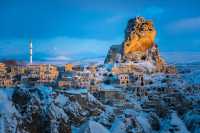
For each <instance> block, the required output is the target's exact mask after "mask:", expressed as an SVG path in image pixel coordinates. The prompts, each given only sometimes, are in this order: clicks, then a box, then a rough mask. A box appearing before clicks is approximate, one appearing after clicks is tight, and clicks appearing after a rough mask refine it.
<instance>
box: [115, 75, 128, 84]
mask: <svg viewBox="0 0 200 133" xmlns="http://www.w3.org/2000/svg"><path fill="white" fill-rule="evenodd" d="M117 77H118V78H117V81H118V84H119V85H121V86H127V85H128V84H129V75H128V74H119V75H118V76H117Z"/></svg>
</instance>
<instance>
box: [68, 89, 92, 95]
mask: <svg viewBox="0 0 200 133" xmlns="http://www.w3.org/2000/svg"><path fill="white" fill-rule="evenodd" d="M65 92H66V93H68V94H73V95H78V94H86V93H88V90H87V89H85V88H81V89H69V90H67V91H65Z"/></svg>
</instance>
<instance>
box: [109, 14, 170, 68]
mask: <svg viewBox="0 0 200 133" xmlns="http://www.w3.org/2000/svg"><path fill="white" fill-rule="evenodd" d="M155 36H156V30H155V28H154V26H153V22H152V21H150V20H146V19H145V18H143V17H136V18H134V19H130V20H129V21H128V25H127V27H126V29H125V38H124V41H123V42H122V44H121V45H113V46H111V48H110V50H109V52H108V55H107V57H106V60H105V63H125V62H141V61H148V62H151V63H152V64H153V65H154V66H156V69H157V71H168V70H166V69H167V68H166V67H165V66H166V65H165V62H164V60H163V59H162V58H161V57H160V54H159V50H158V46H157V45H156V44H155V41H154V40H155Z"/></svg>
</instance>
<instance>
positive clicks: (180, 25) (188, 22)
mask: <svg viewBox="0 0 200 133" xmlns="http://www.w3.org/2000/svg"><path fill="white" fill-rule="evenodd" d="M167 30H169V31H172V33H181V32H193V31H194V32H195V31H199V30H200V16H198V17H191V18H185V19H181V20H177V21H175V22H171V23H169V24H168V25H167Z"/></svg>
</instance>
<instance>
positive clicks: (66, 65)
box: [65, 64, 73, 72]
mask: <svg viewBox="0 0 200 133" xmlns="http://www.w3.org/2000/svg"><path fill="white" fill-rule="evenodd" d="M72 70H73V64H65V72H71V71H72Z"/></svg>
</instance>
